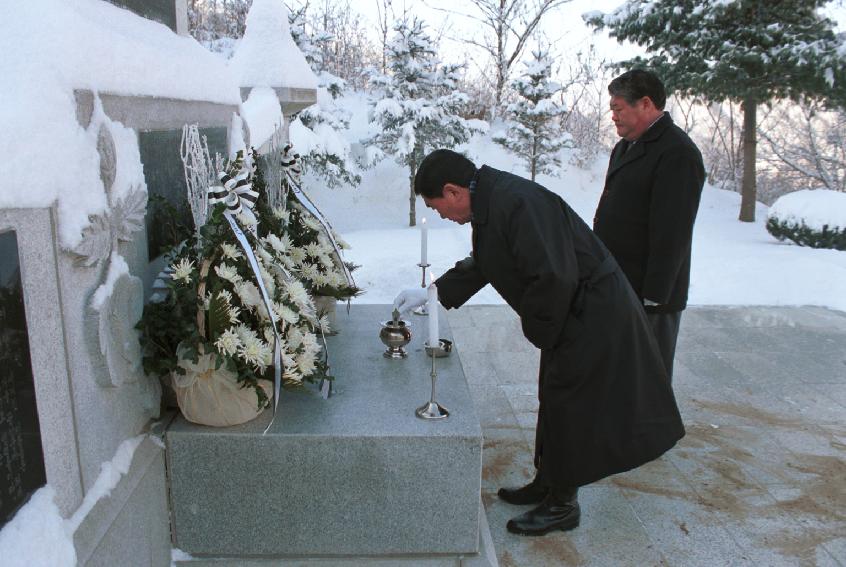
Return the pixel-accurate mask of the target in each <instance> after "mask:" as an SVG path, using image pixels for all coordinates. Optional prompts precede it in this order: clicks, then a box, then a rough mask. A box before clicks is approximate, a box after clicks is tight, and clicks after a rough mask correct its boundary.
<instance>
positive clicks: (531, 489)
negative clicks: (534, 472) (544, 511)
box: [496, 477, 549, 506]
mask: <svg viewBox="0 0 846 567" xmlns="http://www.w3.org/2000/svg"><path fill="white" fill-rule="evenodd" d="M548 492H549V489H548V488H547V487H545V486H544V485H542V484H541V483H540V482H538V477H535V478H534V480H532V482H530V483H529V484H527V485H525V486H521V487H519V488H500V489H499V491H498V492H497V493H496V494H497V496H499V499H500V500H504V501H505V502H508V503H509V504H516V505H517V506H524V505H526V504H539V503H541V502H543V499H544V498H546V495H547V493H548Z"/></svg>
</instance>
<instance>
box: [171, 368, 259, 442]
mask: <svg viewBox="0 0 846 567" xmlns="http://www.w3.org/2000/svg"><path fill="white" fill-rule="evenodd" d="M214 364H215V355H214V354H204V355H200V357H199V359H198V361H197V362H196V363H194V362H193V361H191V360H189V359H181V360H180V361H179V366H180V367H182V368H183V369H185V374H178V373H176V372H174V373H173V374H172V378H173V389H174V390H175V391H176V401H177V404H178V405H179V410H180V411H181V412H182V415H184V416H185V419H187V420H188V421H191V422H193V423H197V424H200V425H211V426H214V427H226V426H230V425H239V424H241V423H246V422H248V421H250V420H252V419H255V418H256V417H258V415H259V414H260V413H261V412H262V411H264V407H259V404H258V395H257V394H256V391H255V389H253V388H249V387H247V388H244V387H242V385H241V384H240V383H239V382H238V375H237V374H236V373H235V372H232V371H231V370H226V369H225V368H223V367H220V368H218V369H216V370H215V367H214ZM258 383H259V386H260V387H261V388H262V389H263V390H264V392H265V394H266V395H267V398H268V400H272V399H273V384H272V383H271V382H270V381H268V380H259V381H258Z"/></svg>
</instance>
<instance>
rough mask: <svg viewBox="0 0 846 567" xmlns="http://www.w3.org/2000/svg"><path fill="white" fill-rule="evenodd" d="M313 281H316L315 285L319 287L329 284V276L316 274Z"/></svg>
mask: <svg viewBox="0 0 846 567" xmlns="http://www.w3.org/2000/svg"><path fill="white" fill-rule="evenodd" d="M311 281H312V282H314V285H316V286H317V287H323V286H327V285H329V276H327V275H326V274H319V273H318V274H316V275H315V276H314V277H313V278H311Z"/></svg>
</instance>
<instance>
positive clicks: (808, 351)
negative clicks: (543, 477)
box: [449, 305, 846, 567]
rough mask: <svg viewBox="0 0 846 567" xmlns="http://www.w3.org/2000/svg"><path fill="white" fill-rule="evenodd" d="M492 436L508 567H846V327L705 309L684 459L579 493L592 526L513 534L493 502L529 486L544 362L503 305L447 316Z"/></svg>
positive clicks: (688, 336)
mask: <svg viewBox="0 0 846 567" xmlns="http://www.w3.org/2000/svg"><path fill="white" fill-rule="evenodd" d="M449 318H450V323H451V326H452V329H453V333H454V338H455V342H456V345H457V347H458V352H459V355H460V358H461V361H462V364H463V367H464V372H465V375H466V376H467V380H468V383H469V384H470V390H471V392H470V393H471V397H472V399H473V402H474V403H475V404H476V408H477V413H478V414H479V417H480V421H481V423H482V430H483V435H484V438H485V442H484V448H483V453H482V461H483V472H482V502H483V504H484V506H485V509H486V512H487V518H488V521H489V523H490V527H491V535H492V537H493V540H494V545H495V548H496V551H497V555H498V557H499V562H500V565H503V566H504V567H509V566H521V567H522V566H530V567H536V566H537V567H544V566H546V565H550V566H552V565H597V566H599V565H601V566H608V565H622V566H628V565H631V566H638V567H639V566H642V565H669V566H682V567H687V566H696V565H703V566H708V567H713V566H722V565H731V566H734V565H750V566H753V565H754V566H758V565H767V566H775V567H778V566H782V565H785V566H790V565H797V566H805V565H808V566H811V565H813V566H825V567H828V566H831V567H846V313H841V312H838V311H832V310H830V309H826V308H823V307H814V306H807V307H765V306H754V307H720V306H717V307H696V308H690V309H688V310H687V311H686V312H685V313H684V315H683V317H682V326H681V332H680V336H679V346H678V350H677V356H676V363H675V365H676V367H675V376H674V390H675V392H676V398H677V400H678V403H679V408H680V410H681V413H682V418H683V419H684V422H685V426H686V428H687V435H686V437H685V438H684V439H682V440H681V441H680V442H679V444H678V445H677V447H675V448H674V449H673V450H671V451H670V452H669V453H668V454H666V455H665V456H663V457H662V458H660V459H658V460H656V461H653V462H652V463H648V464H647V465H644V466H643V467H640V468H639V469H637V470H634V471H629V472H628V473H625V474H621V475H616V476H614V477H611V478H609V479H605V480H603V481H600V482H598V483H595V484H593V485H590V486H588V487H584V488H583V489H582V490H581V492H580V502H581V505H582V525H581V526H580V527H579V528H577V529H576V530H574V531H571V532H567V533H563V532H557V533H553V534H549V535H547V536H545V537H541V538H524V537H519V536H514V535H511V534H509V533H508V532H507V531H506V529H505V523H506V522H507V521H508V519H509V518H511V517H513V516H515V515H517V514H519V513H522V512H523V511H524V510H525V509H526V508H525V507H517V506H511V505H508V504H506V503H504V502H502V501H500V500H499V499H498V498H497V497H496V490H497V489H498V488H499V487H500V486H503V485H511V484H520V483H523V482H526V481H528V480H529V479H530V478H531V476H532V474H533V466H532V454H533V444H534V423H535V421H536V419H537V372H538V363H539V353H538V351H537V350H535V349H533V348H532V347H531V345H530V344H529V343H528V342H527V341H526V340H525V339H524V338H523V337H522V333H521V332H520V326H519V321H518V320H517V317H516V315H515V314H514V313H513V311H511V310H510V308H508V307H507V306H499V305H497V306H491V305H485V306H481V305H480V306H466V307H463V308H461V309H458V310H454V311H450V312H449Z"/></svg>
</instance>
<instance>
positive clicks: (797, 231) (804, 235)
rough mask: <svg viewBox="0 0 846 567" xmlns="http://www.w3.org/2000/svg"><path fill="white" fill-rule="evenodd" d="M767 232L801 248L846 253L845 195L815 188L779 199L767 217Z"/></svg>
mask: <svg viewBox="0 0 846 567" xmlns="http://www.w3.org/2000/svg"><path fill="white" fill-rule="evenodd" d="M767 231H768V232H769V233H770V234H772V235H773V236H775V237H776V238H778V239H779V240H785V239H787V240H791V241H793V242H795V243H796V244H798V245H799V246H810V247H811V248H833V249H834V250H846V193H840V192H838V191H830V190H827V189H816V190H806V191H795V192H793V193H789V194H787V195H784V196H782V197H779V198H778V200H776V202H775V203H773V206H772V207H770V212H769V214H768V215H767Z"/></svg>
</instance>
